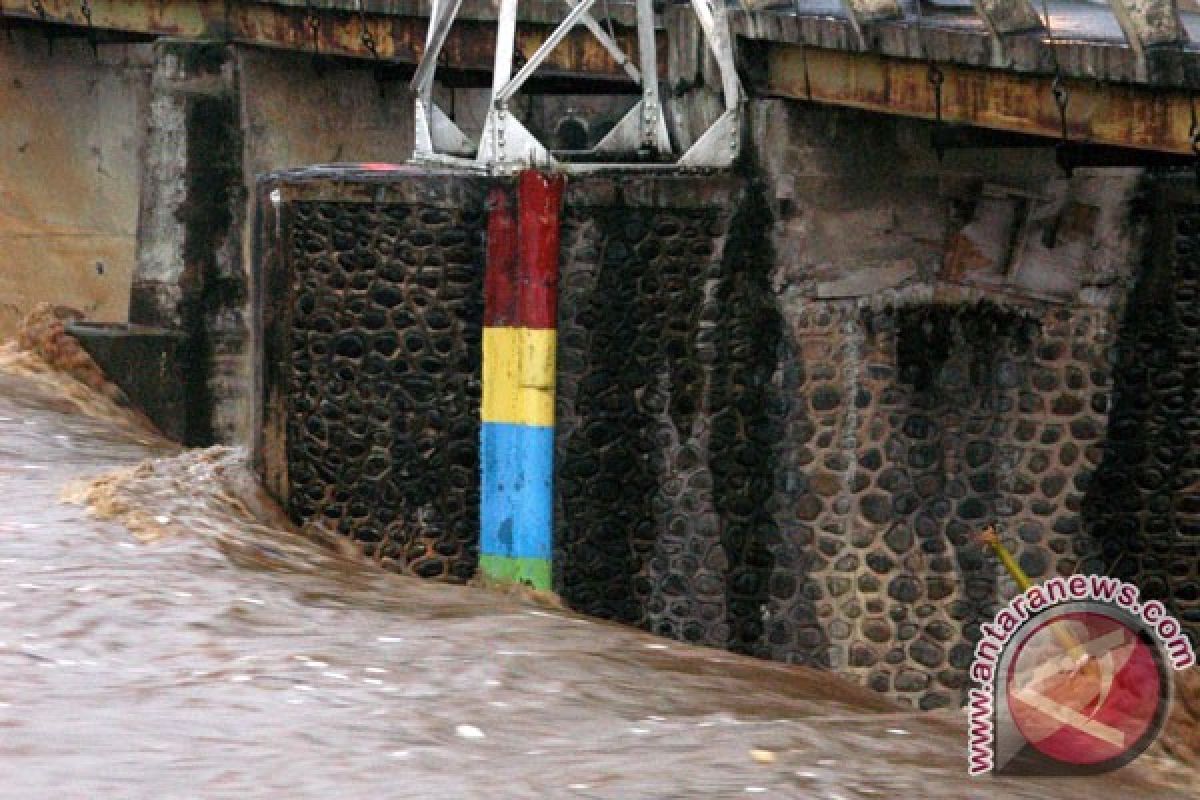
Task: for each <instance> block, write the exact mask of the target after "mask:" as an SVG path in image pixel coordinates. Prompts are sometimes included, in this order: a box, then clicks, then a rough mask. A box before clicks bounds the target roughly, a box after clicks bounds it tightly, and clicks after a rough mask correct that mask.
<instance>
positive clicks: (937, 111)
mask: <svg viewBox="0 0 1200 800" xmlns="http://www.w3.org/2000/svg"><path fill="white" fill-rule="evenodd" d="M926 79H927V80H928V81H929V85H930V87H931V88H932V89H933V115H934V124H935V127H934V129H933V132H932V134H931V140H932V145H933V152H934V153H935V154H936V155H937V160H938V162H941V160H942V159H943V158H944V157H945V155H946V148H945V147H943V146H942V140H941V139H940V138H938V135H937V128H938V127H940V126H941V124H942V86H943V85H944V84H945V83H946V74H945V73H944V72H942V68H941V67H939V66H938V65H937V63H936V62H934V61H930V62H929V72H928V74H927V75H926Z"/></svg>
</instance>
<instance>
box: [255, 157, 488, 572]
mask: <svg viewBox="0 0 1200 800" xmlns="http://www.w3.org/2000/svg"><path fill="white" fill-rule="evenodd" d="M416 173H417V171H416V170H414V171H412V173H411V174H409V175H407V176H405V177H402V178H401V179H400V180H396V179H395V178H396V176H395V175H394V174H393V175H390V176H389V178H387V179H378V178H377V177H376V176H373V175H372V173H369V172H368V173H357V172H355V171H354V170H350V169H341V170H336V171H326V172H323V171H321V170H315V171H312V172H308V173H305V172H299V173H290V174H285V175H282V176H280V177H277V178H273V179H271V180H269V181H267V182H265V183H264V184H263V186H262V187H261V188H260V192H259V198H260V211H259V216H260V219H262V220H263V223H264V225H266V226H267V227H268V229H269V230H270V234H269V235H270V236H271V238H270V239H267V240H264V241H262V250H263V255H264V258H263V260H262V261H261V262H260V263H262V265H263V267H264V274H263V276H262V279H263V282H264V292H263V295H262V297H261V302H262V303H263V310H262V311H263V314H264V323H265V325H264V346H265V348H266V349H265V350H264V356H265V357H264V389H265V392H266V394H265V409H264V431H263V442H262V443H261V444H260V453H262V454H263V457H264V458H263V460H264V462H265V463H264V464H263V465H262V468H263V469H264V475H265V477H266V480H267V485H268V488H270V489H271V490H272V491H274V492H275V494H276V496H278V497H280V498H282V499H283V500H284V501H285V503H286V507H287V510H288V512H289V514H290V515H291V516H292V518H293V519H294V520H295V521H296V522H297V523H298V524H302V525H310V526H314V527H317V528H319V529H323V530H327V531H330V532H336V533H338V534H342V535H345V536H348V537H350V538H352V539H353V540H355V541H356V542H357V543H358V544H359V545H360V546H361V548H362V550H363V552H364V553H365V554H366V555H368V556H369V557H373V558H376V559H378V560H379V561H380V562H381V563H383V564H384V565H385V566H388V567H390V568H393V569H397V570H403V571H411V572H413V573H415V574H417V575H420V576H422V577H427V578H442V579H450V580H458V581H463V580H466V579H467V578H469V577H470V576H471V575H472V574H473V572H474V570H475V566H476V562H477V560H478V540H479V480H478V475H479V425H480V423H479V389H480V387H479V358H480V337H481V327H480V325H481V319H482V275H483V231H484V224H483V195H482V182H481V181H480V180H479V179H478V178H475V177H473V176H463V175H451V174H448V173H433V174H429V173H426V174H421V175H416ZM273 193H274V196H273ZM276 208H277V209H278V212H276V211H275V209H276Z"/></svg>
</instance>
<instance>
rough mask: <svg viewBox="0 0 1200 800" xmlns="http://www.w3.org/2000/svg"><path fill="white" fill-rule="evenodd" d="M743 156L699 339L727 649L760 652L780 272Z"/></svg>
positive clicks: (771, 552) (776, 541)
mask: <svg viewBox="0 0 1200 800" xmlns="http://www.w3.org/2000/svg"><path fill="white" fill-rule="evenodd" d="M748 158H749V157H748V156H746V157H744V159H743V160H744V161H745V162H746V163H744V164H743V167H742V172H743V173H744V174H745V175H746V178H747V189H746V194H745V197H744V199H743V200H742V202H741V203H740V204H739V206H738V210H737V213H736V214H735V215H734V217H733V220H732V221H731V223H730V230H729V234H728V237H727V239H726V243H725V249H724V251H723V254H722V258H721V267H722V270H721V271H722V281H721V283H720V285H719V286H718V288H717V292H716V297H715V299H716V306H717V309H716V310H717V312H718V316H717V318H716V320H715V325H713V326H711V327H709V328H708V329H706V330H701V331H699V332H698V337H697V338H698V339H700V342H699V344H700V345H701V346H703V345H705V344H707V342H705V341H704V339H705V338H709V339H711V341H712V345H713V348H712V352H711V357H712V383H711V386H710V390H709V392H708V397H707V402H706V403H705V409H706V410H707V411H708V412H709V413H710V414H711V418H710V420H709V424H710V425H711V426H712V433H711V444H710V464H711V469H712V476H713V501H714V505H715V508H716V512H717V515H718V518H719V519H720V529H721V546H722V549H723V550H724V552H725V556H726V559H727V561H728V564H727V565H726V570H727V571H726V579H725V587H726V597H727V601H726V602H727V609H726V617H727V620H728V623H727V624H728V626H729V640H728V642H727V645H728V647H729V648H730V649H732V650H735V651H737V652H744V653H753V654H762V652H763V647H762V640H763V637H764V634H765V632H766V631H765V624H764V622H765V620H764V613H763V611H764V609H765V608H766V606H767V602H768V599H769V596H770V579H771V575H772V574H773V573H774V572H775V568H776V551H777V550H778V548H779V545H780V540H781V533H780V529H779V525H778V522H777V520H776V519H775V516H774V515H773V514H772V513H771V508H770V500H771V497H772V494H773V493H774V488H775V487H774V484H775V474H776V472H777V466H776V463H775V460H776V459H775V450H774V447H773V445H774V443H775V442H776V441H778V437H779V434H780V427H781V426H780V424H779V423H780V420H779V417H778V414H777V413H774V412H775V411H776V410H777V407H778V403H777V402H776V397H775V396H774V395H775V386H774V384H773V382H772V377H773V375H774V374H775V372H776V370H777V369H778V366H779V363H778V361H779V355H780V339H781V335H782V332H781V319H780V314H779V309H778V308H777V305H776V301H775V297H774V294H773V292H772V290H771V286H770V278H771V272H772V270H773V268H774V266H775V253H774V250H773V247H772V244H771V242H772V236H771V234H772V225H773V222H774V220H773V218H772V214H771V210H770V208H769V206H768V204H767V202H766V196H765V192H766V187H765V186H764V185H763V183H762V181H761V180H760V176H759V175H758V174H757V170H756V169H755V167H754V165H753V164H751V163H748Z"/></svg>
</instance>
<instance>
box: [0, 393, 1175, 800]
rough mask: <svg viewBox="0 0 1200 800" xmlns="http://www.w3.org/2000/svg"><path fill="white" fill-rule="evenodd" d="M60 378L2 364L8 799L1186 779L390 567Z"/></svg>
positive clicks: (1097, 790)
mask: <svg viewBox="0 0 1200 800" xmlns="http://www.w3.org/2000/svg"><path fill="white" fill-rule="evenodd" d="M55 394H56V392H55V389H54V384H53V382H49V381H43V384H42V385H40V386H39V385H38V384H36V383H32V382H30V381H29V380H28V379H26V378H23V377H12V376H6V375H3V374H0V676H2V680H0V797H3V798H156V799H159V800H162V799H165V798H226V797H228V798H360V797H361V798H367V797H370V798H538V799H539V800H543V799H544V798H560V797H561V798H623V799H624V798H725V797H729V798H733V797H744V796H758V795H762V796H767V797H786V798H808V797H813V798H830V799H831V800H832V799H833V798H843V799H844V800H849V799H850V798H891V797H914V796H916V797H922V798H991V797H996V798H1001V797H1003V798H1057V797H1061V798H1068V797H1070V798H1075V797H1081V796H1087V797H1092V798H1101V797H1132V796H1137V797H1139V798H1151V797H1183V796H1187V795H1188V794H1189V791H1188V789H1187V787H1186V784H1182V785H1181V784H1176V786H1175V787H1174V788H1170V787H1166V786H1161V785H1157V784H1154V783H1151V782H1149V777H1150V776H1151V773H1150V772H1149V771H1148V770H1147V769H1146V768H1145V766H1144V765H1142V766H1139V765H1138V764H1135V765H1134V766H1133V767H1131V768H1127V769H1126V770H1125V771H1124V772H1123V773H1120V774H1118V775H1115V776H1108V777H1106V778H1103V779H1094V780H1087V781H1082V780H1078V779H1070V780H1068V779H1062V780H1058V781H1055V780H1041V781H1036V780H1020V781H1019V780H1003V781H1001V780H990V779H989V780H975V779H968V778H967V776H966V770H965V758H964V748H965V736H964V733H963V728H964V719H965V718H964V717H963V715H961V714H959V713H945V714H928V713H919V712H912V711H906V710H902V709H897V708H894V707H891V706H889V705H888V704H887V703H885V702H884V701H883V700H881V699H880V698H878V697H877V696H875V695H873V694H871V693H869V692H867V691H866V690H861V689H858V688H856V687H853V686H851V685H849V684H847V683H844V682H842V681H840V680H838V679H836V678H834V677H832V676H830V675H828V674H823V673H817V672H813V671H810V670H806V669H798V668H789V667H784V666H781V665H775V664H770V663H766V662H760V661H754V660H751V659H746V658H741V657H737V656H732V655H729V654H726V653H722V652H719V651H714V650H705V649H700V648H693V647H686V646H683V645H680V644H678V643H675V642H671V641H666V640H662V639H658V638H655V637H652V636H649V635H646V634H643V633H641V632H638V631H635V630H630V629H627V628H621V627H616V626H612V625H608V624H605V623H600V622H596V621H592V620H588V619H584V618H581V617H577V616H574V615H572V614H569V613H563V612H557V611H553V610H548V609H546V608H544V607H539V606H538V605H536V604H534V603H532V602H530V601H528V600H525V599H522V598H519V597H512V596H507V595H501V594H497V593H494V592H487V591H484V590H480V589H472V588H463V587H450V586H443V585H436V584H429V583H423V582H420V581H418V580H416V579H409V578H405V577H401V576H396V575H392V574H388V573H384V572H383V571H381V570H379V569H377V568H375V567H374V566H373V565H371V564H367V563H361V562H359V561H356V560H354V559H352V558H349V557H346V556H342V555H339V554H338V553H336V552H335V551H331V550H329V549H326V548H323V547H320V546H318V545H316V544H314V543H311V542H310V541H308V540H307V539H305V538H303V537H301V536H299V535H297V534H295V533H293V532H289V531H287V530H284V529H282V528H280V527H278V526H272V525H271V524H269V523H268V522H264V521H263V520H268V521H269V520H270V518H271V517H270V513H271V511H270V508H269V506H268V505H267V504H266V503H264V502H262V500H261V497H260V496H259V495H258V494H257V493H256V490H255V487H254V486H253V483H252V480H251V479H250V477H249V473H248V472H247V471H246V469H245V467H244V466H243V464H242V455H241V454H240V453H239V452H238V451H233V450H209V451H199V452H192V453H179V452H178V451H177V450H175V449H174V448H173V447H172V446H170V445H168V444H165V443H161V442H156V441H155V440H154V439H153V438H151V437H147V436H145V435H140V434H137V433H136V432H134V431H132V430H131V429H130V428H127V427H125V426H123V425H121V424H119V423H117V422H114V421H107V420H104V419H98V418H95V417H89V416H84V415H82V414H80V413H79V412H78V410H77V408H76V407H75V405H74V404H72V403H70V402H67V401H66V400H64V399H61V398H60V397H56V396H55ZM146 459H157V460H155V461H152V462H150V463H148V464H144V465H143V466H141V467H136V468H134V467H135V465H138V464H139V463H141V462H143V461H145V460H146ZM114 470H119V471H118V472H116V473H115V474H113V475H112V477H109V478H107V479H106V480H104V481H102V482H101V483H100V484H98V485H93V486H92V488H91V489H90V491H89V492H84V491H82V490H81V489H80V488H79V487H80V485H81V484H80V483H79V482H80V481H81V480H90V479H94V478H96V477H97V476H102V475H105V474H111V473H113V471H114ZM64 492H66V495H67V496H68V497H70V498H73V499H74V500H75V501H76V502H73V503H72V502H63V501H62V499H61V498H62V497H63V496H64ZM83 499H87V500H90V501H91V502H92V503H93V504H95V505H96V507H97V508H98V509H99V510H100V511H102V512H103V513H104V514H107V515H115V518H113V519H109V520H104V519H101V518H99V517H98V516H96V514H94V513H92V512H90V511H89V510H88V509H87V508H86V507H85V506H84V505H80V504H79V503H78V501H80V500H83ZM125 522H128V523H131V525H130V526H127V525H126V524H124V523H125ZM752 751H766V752H765V753H763V752H754V753H752Z"/></svg>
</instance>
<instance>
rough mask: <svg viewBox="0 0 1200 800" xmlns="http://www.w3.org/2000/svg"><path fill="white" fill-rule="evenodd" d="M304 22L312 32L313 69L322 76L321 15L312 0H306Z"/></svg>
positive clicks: (318, 75)
mask: <svg viewBox="0 0 1200 800" xmlns="http://www.w3.org/2000/svg"><path fill="white" fill-rule="evenodd" d="M304 24H305V26H306V27H307V28H308V30H309V33H311V34H312V48H313V59H312V63H313V70H314V71H315V72H316V73H317V77H321V75H323V74H324V72H325V68H324V65H323V64H322V63H321V15H320V13H318V12H317V9H316V8H314V7H313V4H312V0H304Z"/></svg>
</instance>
